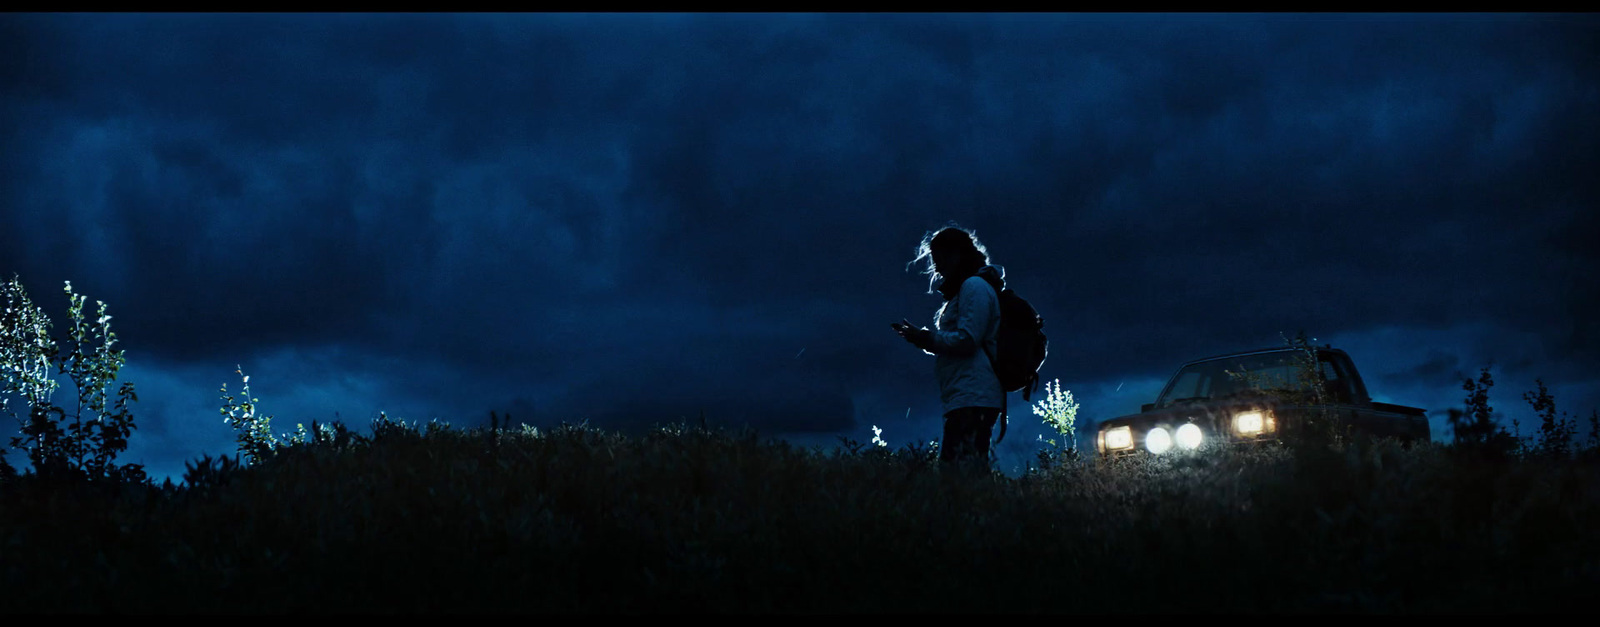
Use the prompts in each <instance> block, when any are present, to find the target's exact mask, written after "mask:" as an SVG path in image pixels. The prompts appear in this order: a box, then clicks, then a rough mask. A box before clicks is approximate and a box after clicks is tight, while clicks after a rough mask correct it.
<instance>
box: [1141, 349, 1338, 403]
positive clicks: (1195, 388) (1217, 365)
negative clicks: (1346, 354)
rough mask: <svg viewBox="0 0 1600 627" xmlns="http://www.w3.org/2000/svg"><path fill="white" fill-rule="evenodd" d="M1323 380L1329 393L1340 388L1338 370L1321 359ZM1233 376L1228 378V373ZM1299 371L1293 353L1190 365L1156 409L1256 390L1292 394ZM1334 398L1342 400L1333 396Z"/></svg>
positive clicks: (1296, 384)
mask: <svg viewBox="0 0 1600 627" xmlns="http://www.w3.org/2000/svg"><path fill="white" fill-rule="evenodd" d="M1320 361H1321V364H1319V365H1320V366H1321V370H1322V372H1323V376H1324V377H1325V378H1326V379H1327V380H1328V383H1329V384H1331V385H1330V386H1329V391H1330V392H1335V389H1334V388H1339V387H1341V384H1342V381H1339V380H1338V379H1339V377H1338V376H1337V373H1338V371H1337V369H1335V368H1332V367H1331V364H1330V363H1329V362H1328V361H1327V358H1326V357H1322V358H1321V359H1320ZM1230 372H1231V373H1233V374H1232V375H1231V376H1230V375H1229V373H1230ZM1298 380H1299V376H1298V370H1297V369H1296V363H1295V353H1294V352H1292V351H1284V352H1278V353H1257V354H1254V355H1241V356H1238V357H1227V358H1223V359H1213V360H1209V361H1202V362H1199V363H1193V364H1189V365H1188V366H1185V367H1184V368H1183V370H1180V371H1178V374H1177V376H1174V377H1173V378H1172V381H1171V382H1170V383H1168V384H1167V389H1165V390H1163V391H1162V392H1161V397H1160V398H1158V399H1156V406H1157V407H1169V406H1172V405H1174V404H1177V403H1181V402H1185V401H1190V400H1209V399H1221V398H1227V397H1230V396H1237V395H1239V394H1241V393H1249V392H1252V391H1255V390H1260V391H1276V390H1284V391H1288V390H1294V389H1296V388H1297V387H1298ZM1335 395H1336V396H1342V395H1339V394H1337V393H1335Z"/></svg>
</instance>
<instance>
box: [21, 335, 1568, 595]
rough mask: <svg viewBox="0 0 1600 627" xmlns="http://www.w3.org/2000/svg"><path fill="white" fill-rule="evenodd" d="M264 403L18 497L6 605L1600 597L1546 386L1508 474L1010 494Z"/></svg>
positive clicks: (1071, 463) (1349, 464)
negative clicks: (168, 449) (221, 426)
mask: <svg viewBox="0 0 1600 627" xmlns="http://www.w3.org/2000/svg"><path fill="white" fill-rule="evenodd" d="M8 328H9V327H8ZM7 341H8V342H10V341H12V339H10V338H8V339H7ZM35 363H37V362H35ZM11 366H12V364H7V367H8V368H10V369H8V370H7V372H19V371H20V370H18V369H15V368H11ZM240 376H243V374H242V373H240ZM8 381H9V379H8ZM246 383H248V381H247V380H246ZM8 385H9V384H8ZM1489 385H1492V383H1490V382H1489V378H1488V376H1487V372H1485V375H1484V376H1483V377H1482V378H1481V379H1480V381H1479V382H1478V383H1474V382H1471V381H1469V382H1468V386H1469V389H1468V391H1469V396H1468V404H1469V407H1468V409H1467V410H1465V411H1463V412H1462V414H1461V415H1462V417H1463V420H1466V419H1467V418H1469V417H1470V419H1471V420H1472V421H1475V420H1478V416H1479V415H1480V414H1479V413H1478V412H1479V411H1480V410H1484V411H1487V408H1488V395H1487V390H1488V386H1489ZM7 390H8V392H9V391H11V390H13V388H9V387H8V388H7ZM1480 392H1481V394H1480ZM244 399H246V402H248V403H249V407H248V408H246V407H245V406H244V404H243V403H240V402H238V399H234V398H232V397H229V396H227V395H226V392H224V399H223V405H224V406H223V412H222V413H223V414H225V415H228V416H230V421H231V422H232V423H233V424H234V426H235V428H236V429H238V430H239V432H240V433H241V437H240V441H239V444H240V454H239V455H235V456H226V457H220V458H213V457H204V458H201V459H199V460H196V461H193V462H190V463H189V464H188V465H187V471H186V472H185V474H184V477H183V482H182V483H181V484H174V483H172V482H171V481H166V482H163V483H161V484H159V485H157V484H155V483H152V482H150V481H148V480H144V479H142V478H140V479H137V480H135V479H129V478H127V477H126V476H124V477H123V478H122V479H120V480H117V481H107V480H103V479H102V480H91V479H87V477H88V473H87V471H85V474H84V477H85V480H82V481H76V482H61V481H56V480H54V478H52V477H51V476H48V473H45V472H40V471H39V470H37V469H33V468H29V469H27V470H26V471H24V472H15V471H13V472H12V473H11V474H10V475H8V476H6V477H4V478H3V479H0V577H3V578H4V579H3V581H0V583H3V585H4V589H5V591H6V592H5V594H4V595H0V610H3V611H6V612H10V613H18V612H54V611H92V612H174V611H185V612H188V611H195V612H223V613H230V614H231V613H252V612H292V611H304V610H317V611H361V612H416V611H440V612H504V611H535V612H560V611H598V612H635V611H636V612H645V611H730V612H738V611H784V612H879V611H891V612H944V611H965V612H982V613H994V612H1038V611H1043V612H1088V613H1125V612H1185V613H1189V612H1234V611H1330V610H1332V611H1372V612H1391V611H1411V612H1450V613H1465V612H1497V611H1562V610H1572V609H1577V608H1579V607H1584V606H1580V605H1579V604H1580V602H1585V601H1587V600H1588V599H1589V598H1590V595H1591V594H1592V593H1593V591H1594V590H1596V589H1597V588H1596V586H1597V585H1600V561H1597V559H1596V558H1597V557H1600V535H1597V534H1595V533H1594V532H1593V530H1594V529H1596V528H1597V524H1600V472H1596V471H1597V470H1600V455H1597V454H1596V448H1595V444H1596V441H1595V439H1594V436H1591V438H1590V439H1589V440H1588V441H1587V446H1586V448H1583V449H1582V450H1580V451H1576V452H1575V451H1574V449H1576V448H1577V446H1576V443H1575V442H1574V441H1573V437H1572V435H1571V432H1570V431H1569V427H1568V426H1564V425H1567V424H1568V423H1569V422H1570V421H1568V420H1567V419H1566V418H1564V415H1559V414H1557V413H1556V410H1555V404H1554V399H1553V398H1551V397H1550V395H1549V392H1548V390H1546V389H1545V388H1544V386H1543V384H1542V383H1541V385H1540V386H1539V389H1538V390H1537V391H1535V392H1530V393H1529V395H1528V396H1527V397H1526V399H1527V400H1528V401H1529V403H1530V404H1531V405H1532V406H1533V409H1534V411H1535V413H1536V414H1537V415H1539V416H1540V417H1541V421H1542V422H1541V424H1551V425H1554V426H1553V427H1552V428H1550V429H1547V430H1546V429H1541V431H1540V433H1539V436H1538V438H1539V439H1537V440H1536V441H1535V442H1533V443H1532V444H1530V445H1529V446H1526V447H1524V446H1517V447H1513V448H1511V449H1508V450H1506V451H1504V454H1503V455H1481V454H1463V452H1464V451H1471V452H1474V453H1477V452H1481V451H1482V450H1485V447H1486V446H1488V445H1487V444H1486V442H1488V441H1489V440H1488V439H1487V438H1483V437H1480V436H1481V434H1482V433H1483V430H1482V429H1481V428H1480V427H1477V426H1475V425H1476V424H1477V423H1475V422H1471V421H1468V422H1465V423H1463V424H1464V425H1465V426H1466V428H1464V429H1461V430H1458V431H1457V433H1456V434H1455V438H1456V440H1457V442H1455V443H1452V444H1449V445H1445V444H1424V445H1419V446H1414V447H1412V448H1410V449H1403V448H1402V447H1401V446H1400V445H1398V444H1397V443H1395V442H1393V441H1388V440H1379V441H1371V440H1365V439H1343V438H1340V439H1336V440H1334V441H1331V442H1329V441H1322V442H1320V443H1319V444H1318V445H1303V444H1302V445H1296V446H1283V445H1279V444H1275V443H1263V444H1258V445H1250V446H1239V447H1221V448H1215V447H1202V448H1201V449H1200V450H1198V451H1195V452H1192V453H1175V454H1169V455H1165V456H1131V457H1126V458H1119V459H1078V458H1076V457H1075V456H1070V455H1055V456H1054V457H1052V458H1051V460H1052V463H1051V464H1050V466H1049V467H1048V468H1042V469H1035V470H1034V471H1032V472H1029V473H1027V474H1025V475H1023V476H1021V477H1015V478H1010V477H1006V476H1004V475H1001V474H998V473H981V472H979V473H972V472H952V471H947V470H945V469H942V468H941V467H940V465H939V464H938V462H937V458H938V456H937V451H936V450H935V449H934V448H933V447H931V446H916V445H912V446H906V447H904V448H900V449H890V448H889V447H887V446H883V445H882V442H883V441H882V440H881V438H879V437H874V442H873V443H872V444H865V445H864V444H861V443H857V442H855V441H853V440H848V439H846V440H844V441H843V442H842V443H841V446H838V447H834V448H832V449H823V448H820V447H818V448H802V447H797V446H794V445H791V444H789V443H785V442H782V441H772V440H763V439H761V438H760V437H759V436H758V435H757V434H756V433H755V432H753V431H748V430H744V431H731V430H726V429H719V428H708V427H706V426H704V425H701V426H697V427H692V428H691V427H688V426H684V425H669V426H664V427H659V428H656V429H654V430H651V431H649V432H648V433H644V434H640V435H632V436H630V435H623V434H620V433H615V432H609V431H605V430H601V429H594V428H588V427H585V426H571V425H567V426H561V427H559V428H554V429H548V430H542V429H536V428H533V427H528V426H525V425H523V426H518V427H511V426H510V425H508V424H502V423H501V420H500V419H499V418H498V417H495V418H494V419H493V421H492V424H491V426H490V427H488V428H479V429H458V428H454V427H451V426H450V425H448V424H444V423H437V422H435V423H429V424H426V425H417V424H411V423H405V422H402V421H397V420H392V419H390V418H388V417H387V416H384V415H380V416H379V418H378V419H377V420H376V421H374V422H373V423H372V425H371V428H370V430H368V433H361V432H357V431H355V430H351V429H349V428H346V427H345V426H344V425H342V424H338V423H335V424H332V425H323V424H320V423H312V426H311V427H310V428H309V429H307V428H305V427H299V428H297V431H296V433H295V434H294V435H292V436H289V437H286V438H283V439H279V438H276V437H274V436H272V435H271V432H270V430H269V429H268V428H267V426H268V425H269V424H270V419H269V418H268V417H264V416H261V415H260V414H259V413H258V412H257V408H256V407H255V403H256V402H257V401H256V399H254V398H251V397H250V396H249V392H248V389H246V390H245V391H244ZM230 410H231V411H230ZM30 415H31V414H30ZM51 415H52V416H55V417H56V419H57V420H59V419H60V418H61V416H62V414H55V413H52V414H51ZM1491 416H1492V415H1491ZM1595 420H1596V419H1595V418H1593V417H1591V423H1593V422H1594V421H1595ZM1564 421H1565V422H1564ZM32 424H33V423H31V422H24V423H23V426H24V427H27V426H31V425H32ZM128 426H129V427H130V428H131V419H130V420H129V422H128ZM83 432H84V431H82V430H79V431H70V430H68V431H63V433H65V434H66V435H63V436H50V437H62V438H71V437H72V434H73V433H83ZM25 433H27V432H25ZM874 435H875V436H879V435H881V433H875V434H874ZM41 441H42V440H41V439H40V438H34V439H32V440H27V439H23V440H21V441H18V442H14V443H13V445H14V446H21V447H23V448H26V449H27V450H29V451H32V450H34V449H31V448H27V447H28V446H34V447H37V446H38V445H39V444H38V443H39V442H41ZM91 441H92V440H91ZM101 441H107V440H101ZM29 442H32V443H34V444H32V445H30V444H29ZM112 443H113V444H115V442H114V441H112ZM61 449H62V450H63V451H73V450H76V449H71V448H68V446H67V445H62V447H61ZM30 454H32V453H30ZM46 459H48V457H47V458H46ZM83 459H93V457H92V455H90V456H85V457H83ZM75 463H76V462H75ZM69 466H70V465H69ZM72 467H85V468H90V469H93V468H103V467H109V466H108V465H102V466H95V465H93V464H87V465H83V466H72ZM1584 609H1587V608H1586V607H1584Z"/></svg>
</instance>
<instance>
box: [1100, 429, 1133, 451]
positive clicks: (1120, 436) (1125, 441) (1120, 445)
mask: <svg viewBox="0 0 1600 627" xmlns="http://www.w3.org/2000/svg"><path fill="white" fill-rule="evenodd" d="M1100 439H1101V442H1102V443H1104V444H1105V447H1106V450H1108V451H1115V450H1119V449H1125V448H1133V430H1132V429H1129V428H1127V427H1116V428H1112V429H1106V430H1105V431H1101V432H1100Z"/></svg>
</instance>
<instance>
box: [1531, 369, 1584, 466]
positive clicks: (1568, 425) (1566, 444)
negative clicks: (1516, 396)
mask: <svg viewBox="0 0 1600 627" xmlns="http://www.w3.org/2000/svg"><path fill="white" fill-rule="evenodd" d="M1534 383H1535V384H1537V385H1538V387H1539V389H1538V391H1537V392H1525V393H1523V395H1522V399H1523V400H1525V401H1527V402H1528V404H1529V405H1532V406H1533V413H1534V414H1535V415H1537V416H1539V437H1538V441H1537V443H1536V444H1535V445H1534V448H1533V451H1532V452H1533V453H1534V454H1535V455H1538V456H1540V457H1545V458H1548V459H1566V458H1567V457H1568V456H1569V454H1570V453H1571V452H1572V445H1573V441H1574V440H1575V439H1576V438H1577V431H1578V426H1577V423H1576V422H1574V421H1573V420H1572V419H1571V418H1569V417H1568V415H1567V413H1566V412H1562V413H1561V415H1560V416H1559V417H1558V416H1557V415H1556V399H1555V398H1554V397H1552V396H1550V390H1549V389H1548V388H1546V387H1545V385H1544V380H1543V379H1535V380H1534Z"/></svg>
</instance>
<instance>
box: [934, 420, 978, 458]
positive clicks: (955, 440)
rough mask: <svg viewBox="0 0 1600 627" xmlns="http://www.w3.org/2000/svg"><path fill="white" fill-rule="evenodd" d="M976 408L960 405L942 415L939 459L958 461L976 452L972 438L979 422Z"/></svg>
mask: <svg viewBox="0 0 1600 627" xmlns="http://www.w3.org/2000/svg"><path fill="white" fill-rule="evenodd" d="M976 409H977V408H976V407H962V408H959V409H952V410H950V413H947V414H945V415H944V440H943V441H942V442H941V443H940V444H939V461H941V462H944V463H954V462H959V461H961V460H964V459H967V458H969V457H972V456H973V455H974V454H975V453H976V442H975V441H974V440H973V436H974V435H976V433H975V432H976V430H977V426H978V422H979V420H978V417H977V416H976V415H975V412H974V410H976Z"/></svg>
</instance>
